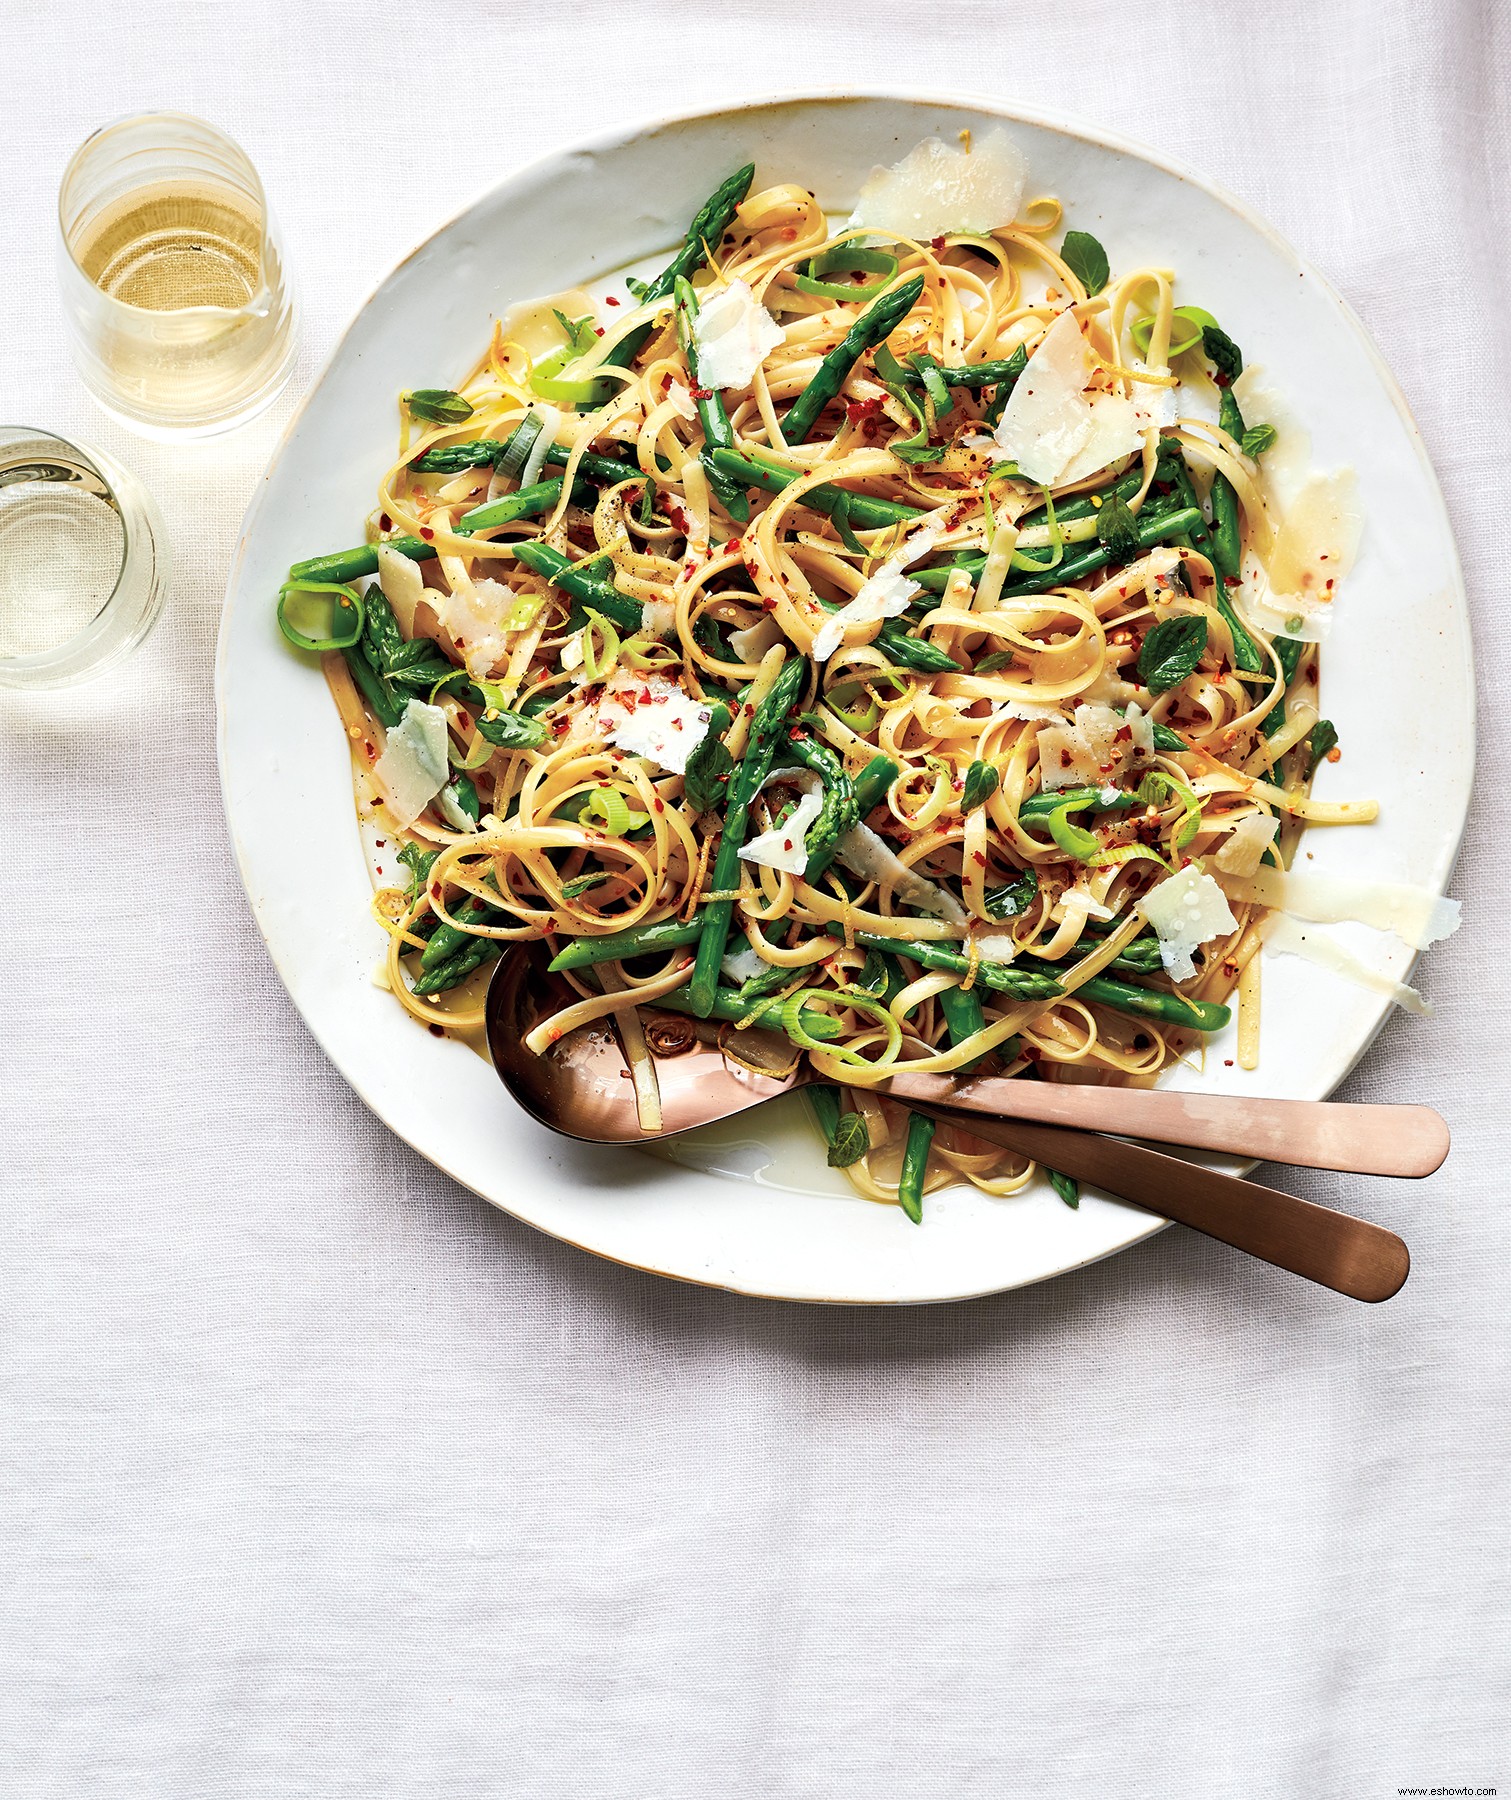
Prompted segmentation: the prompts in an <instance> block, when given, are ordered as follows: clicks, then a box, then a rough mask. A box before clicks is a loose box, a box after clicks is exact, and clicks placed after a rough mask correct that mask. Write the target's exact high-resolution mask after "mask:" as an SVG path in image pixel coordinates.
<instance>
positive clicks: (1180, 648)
mask: <svg viewBox="0 0 1511 1800" xmlns="http://www.w3.org/2000/svg"><path fill="white" fill-rule="evenodd" d="M1206 647H1207V621H1206V620H1205V619H1204V618H1203V617H1202V616H1201V615H1200V614H1199V613H1179V614H1177V615H1176V617H1175V618H1173V619H1161V620H1160V622H1159V624H1158V625H1156V626H1155V627H1154V629H1153V631H1151V632H1150V633H1149V635H1148V636H1147V637H1146V638H1145V639H1144V642H1143V646H1142V647H1141V649H1140V650H1139V653H1138V672H1139V680H1140V681H1142V682H1143V684H1144V686H1145V687H1146V688H1148V690H1149V692H1150V693H1151V694H1163V693H1165V692H1167V691H1168V690H1169V689H1170V688H1173V687H1178V686H1179V685H1180V683H1181V682H1183V681H1184V680H1185V679H1186V677H1187V676H1188V675H1190V674H1191V673H1192V672H1193V671H1194V670H1195V668H1196V665H1197V664H1198V663H1199V662H1200V661H1201V659H1202V653H1203V652H1204V651H1205V650H1206Z"/></svg>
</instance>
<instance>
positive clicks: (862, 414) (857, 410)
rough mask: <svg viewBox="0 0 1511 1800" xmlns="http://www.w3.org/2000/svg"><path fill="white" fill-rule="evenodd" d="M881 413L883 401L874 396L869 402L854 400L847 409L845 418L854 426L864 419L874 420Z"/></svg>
mask: <svg viewBox="0 0 1511 1800" xmlns="http://www.w3.org/2000/svg"><path fill="white" fill-rule="evenodd" d="M880 411H881V399H880V397H879V396H875V395H873V396H872V398H871V399H869V400H852V401H851V402H850V403H849V405H848V406H846V408H845V417H846V418H847V419H848V420H849V421H850V422H851V424H852V425H854V424H859V422H860V421H861V420H862V419H874V418H875V417H876V415H877V414H878V413H879V412H880Z"/></svg>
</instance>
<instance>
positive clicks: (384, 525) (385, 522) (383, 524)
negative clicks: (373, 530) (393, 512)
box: [378, 513, 393, 531]
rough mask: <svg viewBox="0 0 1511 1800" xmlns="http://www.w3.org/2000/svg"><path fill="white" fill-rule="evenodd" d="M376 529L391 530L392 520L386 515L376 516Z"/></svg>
mask: <svg viewBox="0 0 1511 1800" xmlns="http://www.w3.org/2000/svg"><path fill="white" fill-rule="evenodd" d="M378 529H379V531H392V530H393V520H392V519H390V518H389V516H388V514H387V513H379V514H378Z"/></svg>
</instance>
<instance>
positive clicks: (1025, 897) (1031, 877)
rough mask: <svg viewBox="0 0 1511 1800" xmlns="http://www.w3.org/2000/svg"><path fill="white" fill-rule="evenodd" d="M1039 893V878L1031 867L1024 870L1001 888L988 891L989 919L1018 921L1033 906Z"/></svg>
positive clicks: (1005, 882)
mask: <svg viewBox="0 0 1511 1800" xmlns="http://www.w3.org/2000/svg"><path fill="white" fill-rule="evenodd" d="M1038 891H1039V877H1038V876H1037V875H1036V874H1035V872H1034V870H1033V869H1032V868H1031V867H1030V868H1027V869H1022V870H1020V871H1019V872H1018V874H1016V875H1015V876H1014V877H1013V878H1012V880H1011V881H1004V882H1003V884H1002V885H1001V887H994V888H988V889H987V890H986V914H987V917H988V918H989V919H1016V918H1017V917H1018V916H1019V914H1020V913H1026V912H1027V911H1028V909H1029V907H1030V906H1032V905H1033V901H1034V895H1035V894H1037V893H1038Z"/></svg>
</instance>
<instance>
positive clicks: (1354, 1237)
mask: <svg viewBox="0 0 1511 1800" xmlns="http://www.w3.org/2000/svg"><path fill="white" fill-rule="evenodd" d="M917 1110H918V1111H919V1112H924V1113H927V1114H928V1115H929V1117H930V1118H932V1119H939V1120H941V1121H942V1122H943V1123H944V1124H946V1125H958V1126H960V1127H962V1129H964V1130H966V1131H969V1132H970V1133H971V1134H972V1135H973V1136H976V1137H984V1138H985V1139H987V1141H988V1142H989V1143H993V1144H1002V1145H1005V1146H1006V1147H1007V1148H1008V1149H1009V1150H1018V1151H1021V1152H1022V1153H1023V1154H1024V1155H1025V1156H1031V1157H1033V1158H1034V1160H1035V1161H1036V1162H1042V1163H1046V1164H1048V1165H1049V1167H1051V1168H1054V1169H1059V1170H1061V1171H1063V1172H1064V1173H1065V1174H1067V1175H1077V1176H1079V1177H1080V1178H1081V1179H1082V1180H1083V1181H1090V1182H1093V1183H1094V1184H1095V1185H1096V1186H1097V1187H1100V1188H1105V1189H1106V1190H1107V1192H1108V1193H1110V1194H1118V1195H1120V1196H1121V1197H1122V1198H1123V1199H1124V1200H1131V1201H1133V1203H1134V1205H1136V1206H1143V1207H1147V1208H1148V1210H1149V1211H1150V1212H1152V1213H1158V1214H1159V1215H1160V1216H1161V1217H1162V1218H1166V1219H1177V1220H1179V1221H1180V1223H1181V1224H1182V1225H1189V1226H1191V1228H1192V1229H1193V1230H1195V1231H1202V1232H1205V1233H1206V1235H1207V1236H1208V1237H1212V1238H1216V1239H1217V1240H1218V1241H1219V1242H1220V1243H1224V1244H1231V1245H1232V1246H1233V1248H1234V1249H1235V1250H1245V1251H1247V1252H1248V1254H1249V1255H1250V1256H1257V1257H1258V1258H1259V1259H1260V1260H1261V1261H1262V1262H1267V1263H1274V1265H1275V1266H1276V1267H1277V1268H1280V1269H1289V1270H1290V1272H1291V1273H1292V1274H1293V1275H1304V1276H1305V1277H1306V1279H1307V1280H1308V1281H1315V1282H1319V1283H1320V1284H1321V1285H1322V1286H1323V1287H1326V1288H1332V1289H1333V1291H1334V1292H1335V1293H1339V1294H1347V1295H1349V1296H1350V1298H1352V1299H1354V1300H1370V1301H1378V1300H1388V1299H1389V1298H1390V1297H1391V1295H1392V1294H1394V1293H1398V1292H1399V1291H1400V1289H1401V1287H1402V1285H1403V1284H1404V1282H1405V1280H1406V1277H1407V1274H1408V1273H1409V1271H1410V1269H1411V1254H1410V1252H1409V1251H1408V1250H1407V1248H1406V1246H1405V1244H1404V1243H1403V1242H1402V1241H1401V1239H1400V1238H1398V1237H1397V1236H1396V1234H1395V1233H1394V1232H1393V1231H1386V1230H1385V1229H1384V1227H1383V1226H1380V1225H1371V1224H1370V1223H1369V1221H1368V1220H1367V1219H1355V1218H1351V1217H1350V1216H1349V1215H1348V1214H1347V1213H1341V1212H1333V1211H1332V1210H1331V1209H1330V1208H1329V1207H1326V1206H1316V1205H1314V1204H1313V1203H1312V1202H1311V1201H1310V1200H1299V1199H1297V1197H1296V1196H1295V1195H1294V1194H1285V1193H1282V1192H1281V1191H1280V1189H1278V1188H1267V1187H1260V1186H1258V1185H1257V1184H1256V1183H1255V1182H1252V1181H1237V1180H1235V1179H1234V1178H1233V1177H1232V1176H1231V1175H1219V1174H1218V1173H1217V1172H1216V1171H1215V1170H1213V1169H1204V1168H1202V1167H1201V1166H1200V1165H1199V1164H1197V1163H1188V1162H1183V1161H1182V1160H1181V1159H1180V1158H1179V1157H1178V1156H1162V1155H1161V1154H1160V1152H1159V1151H1158V1150H1145V1149H1143V1148H1142V1147H1141V1146H1140V1145H1138V1144H1129V1143H1125V1142H1123V1141H1122V1140H1121V1139H1118V1138H1106V1137H1099V1136H1097V1135H1096V1134H1095V1133H1093V1132H1085V1131H1061V1130H1057V1129H1056V1128H1055V1127H1054V1126H1051V1125H1028V1124H1023V1123H1021V1122H1020V1121H1018V1120H1017V1119H1014V1120H1013V1121H1012V1122H1011V1123H1008V1122H1006V1121H1002V1120H997V1119H982V1118H977V1117H976V1116H974V1115H972V1116H969V1117H965V1116H962V1115H961V1114H960V1113H952V1112H949V1111H946V1110H945V1109H944V1108H942V1107H936V1106H919V1107H918V1108H917Z"/></svg>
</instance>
